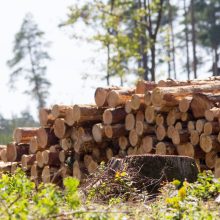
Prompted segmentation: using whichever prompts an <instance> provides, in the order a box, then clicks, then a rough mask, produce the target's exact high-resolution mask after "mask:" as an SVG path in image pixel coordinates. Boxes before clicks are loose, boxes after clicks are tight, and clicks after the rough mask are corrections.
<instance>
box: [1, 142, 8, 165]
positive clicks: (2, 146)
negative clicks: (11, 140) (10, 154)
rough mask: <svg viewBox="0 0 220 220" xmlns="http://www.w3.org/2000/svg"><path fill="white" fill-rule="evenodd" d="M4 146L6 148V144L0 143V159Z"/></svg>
mask: <svg viewBox="0 0 220 220" xmlns="http://www.w3.org/2000/svg"><path fill="white" fill-rule="evenodd" d="M6 148H7V146H6V145H0V161H1V160H2V159H1V152H2V151H3V150H6Z"/></svg>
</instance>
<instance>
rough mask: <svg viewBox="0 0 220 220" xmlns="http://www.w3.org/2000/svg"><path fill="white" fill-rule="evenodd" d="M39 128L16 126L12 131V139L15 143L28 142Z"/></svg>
mask: <svg viewBox="0 0 220 220" xmlns="http://www.w3.org/2000/svg"><path fill="white" fill-rule="evenodd" d="M38 129H39V128H28V127H26V128H25V127H24V128H16V129H15V130H14V133H13V139H14V141H15V142H16V143H23V144H27V143H30V140H31V138H32V137H34V136H36V135H37V130H38Z"/></svg>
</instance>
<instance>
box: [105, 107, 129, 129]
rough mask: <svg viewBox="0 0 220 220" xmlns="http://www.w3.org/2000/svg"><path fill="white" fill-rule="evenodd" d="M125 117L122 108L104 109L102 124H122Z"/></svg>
mask: <svg viewBox="0 0 220 220" xmlns="http://www.w3.org/2000/svg"><path fill="white" fill-rule="evenodd" d="M126 115H127V114H126V112H125V109H124V108H122V107H119V108H110V109H106V110H105V111H104V113H103V122H104V124H106V125H110V124H117V123H120V122H123V121H124V120H125V117H126Z"/></svg>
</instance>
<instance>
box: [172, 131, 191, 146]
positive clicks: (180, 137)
mask: <svg viewBox="0 0 220 220" xmlns="http://www.w3.org/2000/svg"><path fill="white" fill-rule="evenodd" d="M189 137H190V135H189V132H188V131H187V130H182V131H178V130H176V129H174V131H173V134H172V142H173V144H175V145H179V144H184V143H187V142H189V141H190V139H189Z"/></svg>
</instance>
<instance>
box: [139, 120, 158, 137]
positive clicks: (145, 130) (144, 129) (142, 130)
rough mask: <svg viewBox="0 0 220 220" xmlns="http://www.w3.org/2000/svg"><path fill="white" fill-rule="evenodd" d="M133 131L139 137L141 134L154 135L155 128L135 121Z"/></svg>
mask: <svg viewBox="0 0 220 220" xmlns="http://www.w3.org/2000/svg"><path fill="white" fill-rule="evenodd" d="M135 130H136V133H137V135H139V136H141V135H143V134H154V133H155V126H153V125H149V124H148V123H146V122H142V121H136V125H135Z"/></svg>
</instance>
